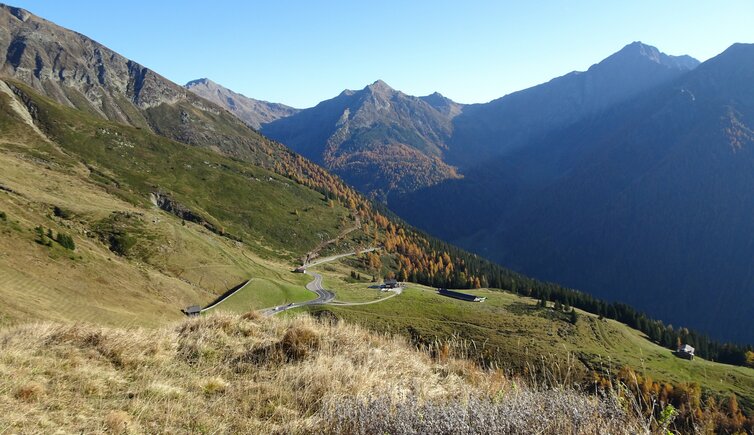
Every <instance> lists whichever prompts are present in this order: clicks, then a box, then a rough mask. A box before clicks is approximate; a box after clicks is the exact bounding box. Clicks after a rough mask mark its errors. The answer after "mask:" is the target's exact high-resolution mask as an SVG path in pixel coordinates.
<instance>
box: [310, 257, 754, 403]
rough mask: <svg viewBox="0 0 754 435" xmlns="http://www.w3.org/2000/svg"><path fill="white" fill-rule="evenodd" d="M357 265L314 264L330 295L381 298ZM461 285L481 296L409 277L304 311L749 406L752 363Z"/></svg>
mask: <svg viewBox="0 0 754 435" xmlns="http://www.w3.org/2000/svg"><path fill="white" fill-rule="evenodd" d="M357 265H358V262H357V261H354V260H344V261H342V262H341V263H340V264H329V265H322V266H320V267H318V268H317V270H318V271H319V272H320V273H322V274H323V276H324V277H325V282H326V283H327V284H328V288H329V289H332V290H333V291H335V293H336V298H337V299H338V300H343V301H355V302H361V301H366V300H374V299H375V298H379V297H384V294H382V295H380V294H379V291H378V290H374V289H371V288H370V286H371V285H372V283H369V282H366V281H364V282H361V283H356V282H354V280H353V279H352V278H351V275H350V271H351V270H354V269H355V267H356V266H357ZM464 291H466V292H469V293H473V294H478V295H481V296H485V297H487V300H486V301H485V302H483V303H472V302H464V301H459V300H456V299H451V298H448V297H444V296H440V295H438V294H437V292H436V290H435V289H434V288H429V287H426V286H421V285H417V284H409V286H408V287H407V288H406V289H405V290H404V291H403V293H402V294H401V295H399V296H398V297H395V298H391V299H389V300H385V301H384V302H380V303H376V304H368V305H354V306H336V305H329V306H321V307H312V308H309V309H308V310H309V311H310V312H312V313H314V314H315V315H322V313H323V312H325V311H326V312H329V313H332V314H334V315H335V316H336V317H337V318H340V319H343V320H345V321H347V322H349V323H357V324H360V325H363V326H366V327H368V328H371V329H374V330H376V331H381V332H390V333H397V334H402V335H406V336H409V337H411V338H412V340H413V341H414V342H415V343H418V344H425V345H426V344H432V343H435V342H436V341H439V342H443V341H447V340H449V339H450V340H453V341H458V340H460V341H466V345H464V346H463V348H462V349H460V350H461V351H462V352H464V353H466V354H467V355H468V356H469V357H471V358H472V359H476V360H478V361H480V362H482V363H483V364H492V365H494V366H497V367H501V368H503V369H508V370H510V371H513V372H521V371H522V370H531V369H534V370H538V369H539V368H541V367H543V365H544V366H546V367H548V369H550V368H551V367H561V368H562V369H563V370H564V371H566V370H568V371H570V372H571V373H570V375H571V376H573V378H574V379H578V378H579V377H580V376H585V375H587V374H589V373H590V372H591V371H592V370H594V371H597V372H600V373H611V374H612V375H615V374H618V372H619V371H620V370H621V369H622V368H624V367H626V366H627V367H631V368H633V369H634V370H636V371H637V372H641V373H643V374H645V375H648V376H649V377H651V378H652V379H654V380H655V381H660V382H668V383H672V384H675V385H680V384H685V383H698V384H699V385H700V386H701V387H702V388H703V389H705V390H707V391H709V392H714V394H715V395H717V396H719V397H721V398H726V397H728V396H729V395H730V394H731V393H733V394H735V395H736V396H737V397H738V398H739V401H740V402H741V405H742V406H744V407H745V408H747V409H750V410H751V409H754V369H750V368H744V367H736V366H731V365H726V364H720V363H715V362H711V361H706V360H704V359H701V358H696V359H694V360H693V361H687V360H683V359H680V358H677V357H675V356H674V355H673V354H672V353H671V352H670V351H669V350H668V349H665V348H663V347H661V346H658V345H656V344H654V343H652V342H651V341H650V340H648V339H647V337H646V336H645V335H644V334H642V333H640V332H639V331H636V330H634V329H631V328H629V327H627V326H626V325H624V324H622V323H618V322H616V321H614V320H610V319H600V318H599V317H597V316H595V315H593V314H590V313H587V312H584V311H581V310H577V312H578V315H577V321H576V324H572V322H571V318H570V316H569V315H568V314H566V313H564V312H557V311H556V310H555V309H554V306H553V304H552V303H550V305H549V306H548V307H547V308H541V307H539V306H538V301H537V300H535V299H531V298H526V297H521V296H519V295H516V294H513V293H509V292H504V291H499V290H488V289H479V290H464Z"/></svg>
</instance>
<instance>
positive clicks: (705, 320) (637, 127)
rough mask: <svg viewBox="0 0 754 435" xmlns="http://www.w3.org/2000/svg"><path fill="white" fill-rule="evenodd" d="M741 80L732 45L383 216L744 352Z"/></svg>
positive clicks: (743, 68) (744, 83)
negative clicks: (733, 343) (732, 343)
mask: <svg viewBox="0 0 754 435" xmlns="http://www.w3.org/2000/svg"><path fill="white" fill-rule="evenodd" d="M753 80H754V46H752V45H744V44H737V45H734V46H732V47H731V48H729V49H728V50H726V51H725V52H724V53H722V54H720V55H719V56H717V57H715V58H713V59H710V60H709V61H707V62H705V63H703V64H701V65H699V66H698V67H696V68H694V69H692V70H690V71H688V72H686V73H683V74H679V75H677V77H676V78H675V79H672V80H669V81H665V83H664V84H661V85H658V86H656V87H653V88H652V89H649V90H647V91H646V92H642V93H639V94H637V95H636V96H635V97H633V98H631V99H628V100H625V101H624V102H622V103H618V104H615V105H612V106H609V107H607V108H605V109H603V110H601V111H599V112H597V113H595V114H593V115H589V116H585V117H583V118H582V119H579V120H577V121H574V122H572V123H570V124H567V125H563V126H560V127H554V128H552V129H549V130H544V131H542V132H540V133H539V136H538V137H533V138H531V139H529V140H528V141H526V142H525V144H523V145H521V146H519V147H517V148H514V149H513V150H508V151H506V152H505V153H504V154H503V155H501V156H498V157H496V158H494V159H492V160H490V161H489V162H486V163H483V164H480V165H477V166H476V167H474V168H473V170H469V171H466V173H465V178H464V179H463V180H458V181H452V182H447V183H443V184H442V185H438V186H434V187H430V188H427V189H423V190H421V191H417V192H413V193H411V194H409V195H403V196H401V197H395V198H392V199H391V206H392V207H393V209H394V210H395V211H396V212H398V213H399V214H400V215H402V216H403V217H405V218H406V219H407V220H408V221H410V222H412V223H414V224H416V225H419V226H420V227H423V228H425V229H427V230H429V231H430V232H432V233H433V234H436V235H439V236H441V237H446V238H447V239H448V240H451V241H454V242H456V243H459V244H460V245H462V246H464V247H466V248H469V249H471V250H473V251H475V252H478V253H480V254H483V255H486V256H489V257H490V258H493V259H495V260H496V261H499V262H501V263H502V264H506V265H509V266H511V267H513V268H514V269H516V270H519V271H522V272H525V273H530V274H533V275H534V276H537V277H539V278H542V279H548V280H553V281H556V282H559V283H562V284H565V285H568V286H573V287H578V288H582V289H586V290H587V291H589V292H590V293H592V294H595V295H598V296H602V297H606V298H610V299H614V300H621V301H625V302H627V303H630V304H633V305H635V306H638V307H640V308H641V309H643V310H646V311H647V312H649V313H651V314H652V315H655V316H658V317H660V318H662V319H665V320H666V321H668V322H671V323H673V324H676V325H677V324H690V325H693V326H694V327H697V328H700V329H701V330H704V331H706V332H708V333H710V334H713V335H715V336H717V337H723V338H727V339H731V340H738V341H751V340H752V339H754V330H752V328H751V327H750V313H751V312H752V310H754V298H752V290H753V288H754V279H753V278H754V277H752V274H751V267H750V260H749V259H750V258H752V257H754V236H752V235H754V227H752V224H751V220H750V219H749V217H750V216H752V213H754V207H753V206H752V204H754V197H753V196H752V192H754V178H753V177H752V174H754V171H753V170H754V154H752V146H753V145H754V142H753V139H754V135H752V122H753V121H752V120H753V119H754V111H753V110H752V109H754V94H753V93H752V91H751V83H752V81H753ZM430 205H431V207H432V209H431V213H429V212H427V211H426V210H427V208H426V207H428V206H430Z"/></svg>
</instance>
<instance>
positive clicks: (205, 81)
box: [184, 77, 217, 88]
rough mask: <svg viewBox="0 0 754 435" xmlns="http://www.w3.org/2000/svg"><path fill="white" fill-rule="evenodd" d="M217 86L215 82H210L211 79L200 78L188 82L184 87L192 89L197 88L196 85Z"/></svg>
mask: <svg viewBox="0 0 754 435" xmlns="http://www.w3.org/2000/svg"><path fill="white" fill-rule="evenodd" d="M215 84H217V83H215V82H213V81H212V80H210V79H208V78H206V77H203V78H200V79H196V80H191V81H189V82H187V83H186V84H185V85H184V87H186V88H190V87H192V86H196V85H215Z"/></svg>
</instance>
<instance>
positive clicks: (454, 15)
mask: <svg viewBox="0 0 754 435" xmlns="http://www.w3.org/2000/svg"><path fill="white" fill-rule="evenodd" d="M11 4H12V5H13V6H19V7H23V8H25V9H28V10H30V11H31V12H33V13H35V14H37V15H41V16H42V17H44V18H46V19H49V20H51V21H54V22H56V23H57V24H60V25H62V26H64V27H68V28H70V29H73V30H76V31H78V32H80V33H83V34H85V35H87V36H90V37H92V38H93V39H95V40H97V41H99V42H101V43H103V44H105V45H107V46H108V47H110V48H112V49H114V50H115V51H117V52H119V53H121V54H123V55H124V56H126V57H128V58H131V59H133V60H135V61H137V62H139V63H141V64H143V65H145V66H147V67H149V68H152V69H154V70H156V71H157V72H158V73H160V74H162V75H164V76H166V77H167V78H169V79H171V80H173V81H175V82H178V83H180V84H184V83H185V82H187V81H189V80H191V79H195V78H200V77H208V78H210V79H212V80H214V81H216V82H218V83H220V84H222V85H225V86H227V87H229V88H231V89H233V90H236V91H238V92H241V93H242V94H244V95H247V96H249V97H253V98H259V99H264V100H269V101H275V102H281V103H285V104H289V105H292V106H295V107H309V106H312V105H314V104H316V103H317V102H319V101H321V100H323V99H327V98H331V97H333V96H335V95H337V94H338V93H340V92H341V91H342V90H343V89H346V88H347V89H360V88H363V87H364V86H365V85H367V84H369V83H371V82H373V81H375V80H377V79H382V80H384V81H386V82H387V83H388V84H389V85H391V86H392V87H394V88H396V89H400V90H402V91H404V92H406V93H408V94H412V95H426V94H429V93H432V92H434V91H439V92H440V93H442V94H444V95H446V96H448V97H450V98H452V99H454V100H456V101H460V102H463V103H475V102H486V101H489V100H491V99H494V98H497V97H501V96H503V95H505V94H507V93H510V92H513V91H516V90H519V89H523V88H526V87H529V86H532V85H535V84H538V83H541V82H544V81H547V80H549V79H551V78H553V77H556V76H559V75H562V74H565V73H567V72H569V71H573V70H584V69H586V68H588V67H589V66H590V65H591V64H593V63H596V62H597V61H599V60H601V59H603V58H605V57H607V56H608V55H610V54H611V53H613V52H615V51H618V50H619V49H620V48H621V47H623V46H624V45H626V44H628V43H630V42H632V41H637V40H639V41H642V42H644V43H647V44H651V45H654V46H656V47H658V48H659V49H660V50H661V51H664V52H665V53H668V54H675V55H677V54H689V55H691V56H694V57H696V58H697V59H699V60H702V61H703V60H706V59H708V58H710V57H712V56H714V55H716V54H718V53H720V52H721V51H723V50H724V49H725V48H727V47H728V46H730V45H731V44H732V43H734V42H754V26H752V22H754V1H751V0H740V1H725V0H723V1H693V0H692V1H689V0H684V1H680V0H652V1H649V0H631V1H623V2H617V1H609V0H608V1H606V0H592V1H578V0H572V1H566V0H564V1H547V0H544V1H502V0H498V1H495V0H489V1H472V0H467V1H460V0H456V1H445V0H426V1H421V0H396V1H393V0H384V1H358V0H345V1H326V0H322V1H312V0H309V1H306V0H301V1H293V0H270V1H267V2H260V1H240V0H239V1H230V0H222V1H217V0H207V1H194V0H185V1H169V0H150V1H144V0H130V1H103V0H97V1H95V0H67V1H58V0H54V1H53V0H15V1H12V2H11Z"/></svg>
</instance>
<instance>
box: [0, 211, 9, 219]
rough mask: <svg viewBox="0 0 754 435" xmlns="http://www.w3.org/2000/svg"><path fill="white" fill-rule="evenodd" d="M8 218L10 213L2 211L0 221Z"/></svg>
mask: <svg viewBox="0 0 754 435" xmlns="http://www.w3.org/2000/svg"><path fill="white" fill-rule="evenodd" d="M4 220H8V215H6V214H5V212H4V211H0V221H4Z"/></svg>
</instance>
